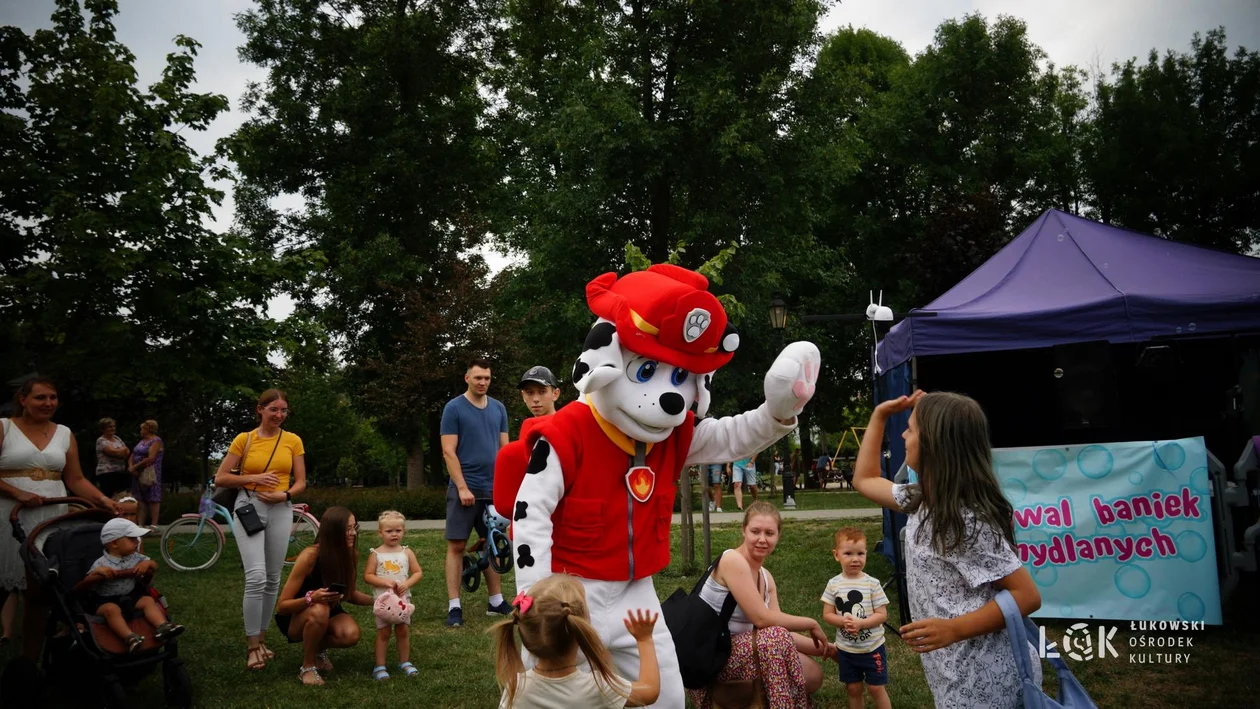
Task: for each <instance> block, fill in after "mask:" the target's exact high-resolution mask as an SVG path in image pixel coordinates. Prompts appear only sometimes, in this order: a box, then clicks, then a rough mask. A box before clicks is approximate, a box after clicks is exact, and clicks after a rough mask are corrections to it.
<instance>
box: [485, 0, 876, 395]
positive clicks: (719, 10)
mask: <svg viewBox="0 0 1260 709" xmlns="http://www.w3.org/2000/svg"><path fill="white" fill-rule="evenodd" d="M832 4H833V3H831V2H826V1H822V0H817V1H815V0H767V1H766V2H757V3H728V2H720V1H718V0H655V1H654V0H633V1H631V2H616V3H607V2H590V1H587V2H577V3H565V2H558V1H556V0H529V1H526V2H515V3H511V4H509V5H508V6H507V12H506V15H505V20H504V29H503V33H502V35H501V38H500V39H501V41H500V43H499V45H498V48H499V53H498V54H497V55H496V56H497V58H498V63H497V64H496V67H495V70H494V72H493V73H492V74H491V75H490V83H491V86H492V87H493V88H494V89H495V91H496V92H497V95H498V96H499V97H500V101H499V103H498V104H497V105H498V109H499V110H497V111H496V112H495V122H494V125H495V127H496V130H497V135H498V138H499V141H500V144H501V146H502V147H501V148H500V153H501V154H502V155H503V156H505V163H504V166H505V167H504V169H505V171H506V175H507V177H506V182H505V187H506V190H507V195H506V197H505V199H504V202H503V204H504V205H505V206H506V209H505V210H504V213H503V220H502V221H501V222H499V228H498V229H497V232H496V233H497V234H498V235H499V236H500V238H501V243H502V244H504V245H505V246H506V247H507V248H509V249H510V250H512V251H513V252H514V253H517V254H519V255H521V256H522V257H523V258H522V259H521V262H520V263H519V264H518V265H516V266H514V267H513V268H512V269H510V270H509V271H507V272H506V273H505V274H503V275H502V276H501V279H502V280H503V291H502V298H501V299H500V300H499V305H500V311H501V312H503V313H504V314H505V316H506V317H508V318H509V319H511V320H513V321H515V322H517V323H518V326H517V331H518V332H519V334H520V336H521V341H522V346H523V347H522V350H520V353H521V354H523V355H524V356H528V357H529V358H530V359H529V361H528V363H529V364H538V363H545V364H548V365H549V366H552V367H553V368H558V369H557V371H559V372H561V373H562V375H567V374H568V369H569V365H570V364H571V363H572V361H573V358H574V357H575V356H576V355H577V350H578V348H580V346H581V342H582V340H583V334H584V333H585V332H586V330H587V329H588V328H589V327H590V323H591V315H590V312H589V310H588V309H587V308H586V304H585V301H584V299H583V296H582V294H583V293H584V287H585V285H586V283H587V282H588V281H589V280H590V279H591V278H592V277H594V276H596V275H598V274H600V273H602V272H606V271H623V272H624V271H625V270H626V264H625V263H624V262H623V256H624V254H625V245H626V244H627V243H629V244H632V245H633V246H635V247H636V248H637V249H638V250H640V251H641V252H642V253H643V254H644V255H645V257H646V258H647V259H648V260H650V261H653V262H662V261H666V260H674V261H676V262H677V263H679V264H680V265H682V266H685V267H689V268H698V267H700V266H701V265H702V264H704V263H705V262H706V261H709V260H710V259H713V258H715V257H717V256H718V255H719V254H721V253H723V252H724V251H726V250H729V249H731V246H732V245H734V246H735V247H736V248H735V249H733V250H732V254H733V255H732V256H731V257H730V258H729V260H728V262H727V263H726V265H725V266H724V268H723V269H722V272H721V273H722V281H721V282H720V283H718V282H714V283H713V284H712V287H713V290H715V291H716V292H718V293H725V294H731V295H734V296H735V297H736V300H737V301H738V302H739V303H741V304H743V305H744V309H743V312H742V313H741V312H733V313H732V316H733V317H732V319H733V320H734V322H735V323H736V325H737V326H738V327H740V328H741V347H740V352H739V354H738V356H737V357H736V358H735V360H734V361H733V362H732V363H731V364H730V365H728V366H727V367H725V368H724V369H723V371H722V373H721V374H720V375H719V376H718V379H717V382H718V386H717V388H716V389H715V395H716V397H717V398H716V399H715V400H714V411H715V413H734V412H736V411H738V410H740V408H742V407H744V406H746V405H747V404H748V403H749V402H752V403H753V404H754V405H755V403H756V402H755V401H753V399H756V398H757V397H759V396H760V391H761V384H760V381H759V380H758V376H759V375H758V372H761V373H764V369H765V368H766V367H768V366H769V364H770V362H771V361H772V360H773V357H774V354H775V352H776V350H777V346H778V344H779V338H778V336H777V335H776V334H775V333H773V332H772V331H770V329H769V327H768V322H767V317H766V311H767V306H768V303H769V301H770V299H771V298H772V297H773V296H774V294H775V293H776V292H780V293H783V294H784V295H788V296H791V295H792V294H793V292H794V291H795V290H796V289H797V288H800V287H801V284H804V283H813V282H823V283H826V282H831V283H836V282H838V281H839V280H841V279H842V278H843V274H844V270H843V268H842V266H843V264H841V263H839V262H838V261H836V260H835V259H834V258H831V257H830V256H829V255H826V254H823V255H822V256H819V255H818V253H817V242H816V241H815V239H814V235H813V232H812V227H813V224H814V222H815V220H816V217H817V214H816V213H815V211H814V209H813V204H812V202H811V197H812V196H814V195H819V194H824V193H825V192H826V190H827V188H828V186H829V185H830V184H831V183H832V182H834V181H835V180H836V179H837V172H836V171H837V170H840V171H842V170H843V169H844V168H845V166H846V165H845V162H844V161H843V160H830V159H823V158H824V157H826V156H824V155H823V153H822V152H821V151H822V150H823V149H824V148H827V149H829V148H831V147H832V143H831V142H830V141H829V140H828V141H825V142H824V141H822V140H820V139H819V138H820V136H819V133H817V132H808V131H801V132H797V131H796V130H795V126H796V110H797V109H796V101H797V99H798V98H799V96H798V94H797V93H796V92H797V89H798V88H799V85H800V83H801V82H802V81H803V79H804V71H803V69H804V67H805V66H807V65H808V63H809V62H810V61H811V60H812V56H813V53H814V52H815V51H816V49H817V44H818V40H819V36H818V31H817V24H818V20H819V18H820V17H821V16H822V14H823V13H824V12H826V11H827V9H828V8H829V7H830V6H831V5H832ZM849 167H850V169H851V165H850V166H849ZM828 361H830V360H829V359H828V357H827V356H826V355H825V354H824V362H825V363H826V362H828ZM521 364H526V362H521Z"/></svg>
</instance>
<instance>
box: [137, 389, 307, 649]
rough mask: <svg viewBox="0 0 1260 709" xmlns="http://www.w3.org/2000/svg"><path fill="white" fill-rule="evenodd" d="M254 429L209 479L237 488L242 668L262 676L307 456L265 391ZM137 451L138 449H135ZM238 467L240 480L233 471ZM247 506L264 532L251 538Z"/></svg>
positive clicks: (280, 399) (275, 392) (282, 409)
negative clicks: (244, 516) (243, 642)
mask: <svg viewBox="0 0 1260 709" xmlns="http://www.w3.org/2000/svg"><path fill="white" fill-rule="evenodd" d="M257 412H258V428H255V429H254V430H252V431H248V432H246V433H241V434H238V435H237V436H236V439H235V440H233V441H232V445H231V447H230V448H228V453H227V455H226V456H224V457H223V462H222V463H220V464H219V469H218V471H216V472H215V474H214V484H215V487H220V488H224V487H226V488H237V489H238V492H237V494H236V499H235V500H234V501H233V503H232V505H231V507H232V539H234V540H235V541H236V548H237V549H239V550H240V552H241V563H242V565H243V566H244V567H245V594H244V599H243V600H242V602H241V608H242V614H243V615H244V618H245V638H246V644H247V650H246V653H245V663H246V667H248V668H249V669H251V670H261V669H262V668H264V667H266V666H267V662H268V661H269V660H271V659H272V658H273V657H275V655H274V653H272V652H271V650H269V649H268V648H267V642H266V640H267V637H266V634H267V626H268V625H269V624H270V623H271V614H272V612H273V611H274V610H275V607H276V594H277V593H278V592H279V591H280V572H281V571H283V570H284V558H285V555H286V554H287V553H288V550H289V534H290V533H291V532H292V530H293V505H292V501H293V498H294V497H295V496H297V495H300V494H302V492H303V491H305V490H306V450H305V448H303V447H302V439H301V438H298V437H297V435H296V434H293V433H290V432H289V431H285V430H284V428H283V426H284V422H285V421H286V420H288V417H289V402H288V397H286V396H285V394H284V392H282V391H280V390H279V389H268V390H267V391H264V392H263V393H262V395H261V396H259V397H258V408H257ZM138 447H139V446H137V448H138ZM238 463H239V464H240V468H239V471H240V474H239V475H237V474H234V473H233V472H232V470H233V469H234V468H236V467H237V464H238ZM246 505H250V506H252V507H253V510H254V513H255V515H254V516H256V517H257V520H258V521H259V522H260V523H261V524H262V525H263V526H264V528H263V529H262V530H261V531H259V530H257V529H254V532H253V533H252V534H251V533H250V532H247V531H246V529H245V525H244V523H242V522H241V519H240V515H239V514H237V513H236V511H237V510H239V509H241V508H243V507H245V506H246Z"/></svg>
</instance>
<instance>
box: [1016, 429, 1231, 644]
mask: <svg viewBox="0 0 1260 709" xmlns="http://www.w3.org/2000/svg"><path fill="white" fill-rule="evenodd" d="M993 467H994V472H996V473H997V478H998V482H999V483H1001V485H1002V491H1003V492H1005V493H1006V497H1007V499H1009V500H1010V501H1011V504H1012V505H1014V507H1015V542H1016V545H1017V547H1018V552H1019V554H1020V558H1021V559H1022V560H1023V562H1024V565H1025V566H1026V567H1027V568H1028V571H1029V572H1030V573H1032V577H1033V580H1034V581H1036V582H1037V587H1038V589H1039V590H1040V591H1041V610H1039V611H1038V612H1037V613H1034V614H1033V615H1035V616H1037V617H1040V618H1085V619H1088V618H1097V619H1108V620H1187V621H1192V620H1197V621H1204V622H1206V623H1210V624H1214V625H1220V623H1221V597H1220V590H1219V588H1218V586H1217V579H1216V543H1215V537H1214V535H1213V533H1212V529H1213V527H1212V505H1211V493H1210V490H1209V486H1208V471H1207V448H1206V447H1205V446H1204V444H1203V439H1202V438H1201V437H1200V438H1183V439H1181V440H1177V441H1140V442H1127V443H1105V444H1094V445H1083V446H1056V447H1040V448H996V449H994V451H993Z"/></svg>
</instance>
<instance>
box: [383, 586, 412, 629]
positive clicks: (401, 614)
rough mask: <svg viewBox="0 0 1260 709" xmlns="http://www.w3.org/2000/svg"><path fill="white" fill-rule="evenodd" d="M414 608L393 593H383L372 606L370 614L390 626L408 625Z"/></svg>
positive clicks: (404, 599)
mask: <svg viewBox="0 0 1260 709" xmlns="http://www.w3.org/2000/svg"><path fill="white" fill-rule="evenodd" d="M415 609H416V607H415V606H414V605H412V604H410V603H408V602H407V599H406V598H403V597H400V596H399V595H398V594H396V593H394V592H393V591H385V592H384V593H382V594H381V595H379V596H377V597H376V602H375V603H373V604H372V614H373V615H375V616H376V617H377V618H380V619H381V620H383V621H385V622H386V623H389V624H391V625H408V624H410V623H411V613H412V611H414V610H415Z"/></svg>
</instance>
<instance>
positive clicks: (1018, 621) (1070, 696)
mask: <svg viewBox="0 0 1260 709" xmlns="http://www.w3.org/2000/svg"><path fill="white" fill-rule="evenodd" d="M994 600H996V601H997V604H998V607H999V608H1001V609H1002V616H1003V617H1004V618H1005V619H1006V634H1007V635H1009V636H1010V638H1011V651H1012V652H1014V653H1015V667H1016V668H1018V669H1019V676H1020V678H1021V679H1022V680H1023V684H1024V687H1023V696H1024V709H1098V705H1096V704H1094V700H1092V699H1090V698H1089V695H1088V694H1086V692H1085V688H1084V687H1082V686H1081V683H1080V682H1078V681H1076V677H1074V676H1073V675H1072V670H1070V669H1068V666H1067V663H1066V662H1064V661H1063V659H1062V658H1059V657H1047V658H1046V662H1049V663H1050V666H1051V667H1053V668H1054V672H1055V674H1057V675H1058V676H1059V698H1058V701H1056V700H1054V699H1052V698H1051V697H1050V696H1049V695H1047V694H1046V693H1045V692H1043V691H1042V690H1041V685H1039V684H1037V683H1036V682H1034V681H1033V674H1032V667H1031V666H1030V665H1029V662H1030V661H1031V658H1030V657H1029V656H1028V647H1029V646H1030V645H1034V642H1033V641H1032V640H1031V639H1030V638H1029V635H1031V636H1032V637H1034V638H1036V637H1040V633H1039V632H1038V631H1037V626H1036V625H1035V624H1034V623H1033V622H1032V621H1031V620H1029V619H1028V618H1025V617H1024V616H1023V614H1021V613H1020V612H1019V606H1018V605H1017V604H1016V603H1015V599H1014V598H1013V597H1012V596H1011V594H1010V592H1009V591H998V594H997V598H995V599H994ZM1034 649H1036V647H1035V645H1034Z"/></svg>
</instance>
